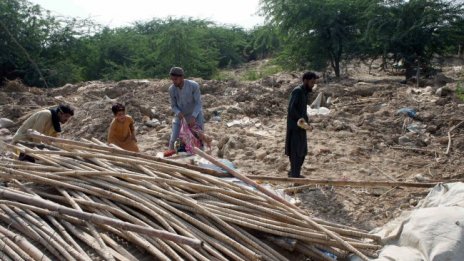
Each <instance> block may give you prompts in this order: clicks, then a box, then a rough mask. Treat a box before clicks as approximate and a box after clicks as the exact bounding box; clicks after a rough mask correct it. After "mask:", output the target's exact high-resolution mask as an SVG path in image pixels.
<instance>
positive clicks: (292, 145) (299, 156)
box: [285, 72, 319, 178]
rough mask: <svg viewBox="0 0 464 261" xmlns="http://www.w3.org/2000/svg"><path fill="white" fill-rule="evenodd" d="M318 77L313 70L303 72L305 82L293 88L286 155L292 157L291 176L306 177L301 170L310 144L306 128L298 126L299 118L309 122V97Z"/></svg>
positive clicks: (289, 104) (286, 138) (289, 107)
mask: <svg viewBox="0 0 464 261" xmlns="http://www.w3.org/2000/svg"><path fill="white" fill-rule="evenodd" d="M318 78H319V76H317V75H316V74H315V73H313V72H306V73H305V74H303V84H301V85H300V86H298V87H296V88H295V89H293V91H292V94H291V96H290V101H289V103H288V114H287V134H286V137H285V155H287V156H288V157H289V159H290V172H289V173H288V176H289V177H291V178H302V177H304V176H301V175H300V172H301V166H302V165H303V162H304V159H305V157H306V154H308V144H307V139H306V130H305V129H303V128H301V127H298V120H299V119H301V118H302V119H304V120H305V121H306V122H308V113H307V103H308V97H309V93H310V92H311V91H312V88H313V86H314V84H315V83H316V80H317V79H318Z"/></svg>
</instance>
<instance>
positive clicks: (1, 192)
mask: <svg viewBox="0 0 464 261" xmlns="http://www.w3.org/2000/svg"><path fill="white" fill-rule="evenodd" d="M0 196H1V197H2V198H6V199H11V200H17V201H19V202H25V203H28V204H31V205H35V206H38V207H42V208H46V209H48V210H52V211H57V212H58V213H62V214H66V215H70V216H73V217H77V218H81V219H85V220H89V221H90V222H93V223H96V224H108V225H112V226H114V227H117V228H119V229H123V230H130V231H134V232H139V233H143V234H147V235H151V236H155V237H160V238H163V239H166V240H171V241H176V242H178V243H180V244H187V245H190V246H193V247H201V244H202V242H201V241H200V240H198V239H193V238H188V237H184V236H180V235H176V234H173V233H169V232H166V231H160V230H156V229H152V228H149V227H143V226H139V225H134V224H131V223H128V222H123V221H120V220H116V219H112V218H108V217H105V216H101V215H96V214H90V213H86V212H79V211H77V210H74V209H71V208H68V207H64V206H60V205H58V204H56V203H53V202H50V201H45V200H42V199H38V198H34V197H31V196H24V195H22V194H20V193H17V192H14V191H12V190H10V189H5V188H1V187H0Z"/></svg>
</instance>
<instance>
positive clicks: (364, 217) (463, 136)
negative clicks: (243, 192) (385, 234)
mask: <svg viewBox="0 0 464 261" xmlns="http://www.w3.org/2000/svg"><path fill="white" fill-rule="evenodd" d="M348 71H349V73H351V75H353V76H352V78H347V79H343V80H341V81H338V82H329V83H320V84H319V86H318V87H317V88H316V91H315V93H313V95H312V99H314V98H315V97H316V96H317V93H318V92H323V93H324V94H325V95H326V97H331V98H332V106H331V107H330V110H331V111H330V113H329V114H328V115H326V116H313V117H312V118H311V124H312V126H313V127H314V130H313V131H312V132H310V133H308V140H309V155H308V156H307V158H306V161H305V164H304V166H303V172H304V174H305V175H306V176H308V177H310V178H320V179H348V180H369V181H375V180H391V178H393V179H395V180H398V181H400V180H407V181H416V178H415V177H416V176H417V175H420V177H424V178H425V179H428V180H446V179H452V178H458V177H463V176H464V172H463V171H464V162H463V161H462V160H461V159H462V154H463V153H462V151H463V149H464V126H461V127H459V128H456V129H455V130H454V131H453V132H452V134H451V145H450V152H449V153H448V154H445V152H446V150H447V147H448V143H449V138H448V131H449V130H450V128H452V127H453V126H455V125H456V124H458V123H459V122H460V121H462V120H463V119H462V115H464V106H463V105H462V101H461V100H460V99H459V97H458V96H457V95H456V84H457V83H456V82H455V83H448V84H447V85H446V86H447V88H449V90H450V92H449V93H447V94H446V95H445V96H443V95H437V94H436V91H437V90H438V87H435V86H433V87H430V88H415V87H414V86H410V85H403V84H400V80H401V79H402V77H400V76H390V75H386V74H383V75H381V74H379V73H377V76H373V75H370V74H367V73H366V71H367V70H365V71H362V70H361V69H360V68H359V66H358V67H353V68H349V70H348ZM444 72H445V74H446V76H447V77H450V78H453V77H454V78H453V79H454V80H455V81H459V78H456V77H455V75H456V74H455V73H454V74H453V73H452V72H454V71H453V70H444ZM447 72H450V73H449V74H448V73H447ZM300 76H301V75H300V74H298V73H296V74H295V73H294V74H289V73H282V74H277V75H273V76H269V77H267V78H265V79H263V80H257V81H250V82H242V81H238V80H224V81H217V80H202V79H195V80H196V81H197V82H198V83H199V84H200V86H201V91H202V102H203V107H204V112H205V118H206V120H207V122H206V130H207V132H208V133H209V134H210V135H211V136H212V137H213V138H214V142H213V148H212V154H213V155H215V156H219V157H224V158H227V159H229V160H231V161H233V162H234V163H235V164H236V165H237V167H239V168H240V170H242V171H243V172H244V173H248V174H259V175H276V176H286V175H287V171H288V170H289V164H288V159H287V157H286V156H285V155H284V150H283V148H284V142H285V117H286V111H287V103H288V97H289V95H290V92H291V91H292V89H293V88H294V87H295V86H297V85H298V84H300ZM443 79H445V78H443ZM169 86H170V82H169V80H167V79H166V80H126V81H121V82H101V81H92V82H86V83H79V84H67V85H65V86H63V87H61V88H56V89H49V90H40V91H36V88H29V87H24V86H23V85H21V84H20V83H17V82H14V83H11V84H10V86H9V87H3V88H1V89H0V113H1V115H2V117H6V118H9V119H11V120H13V121H15V122H21V121H22V120H24V119H25V118H26V117H27V116H28V115H30V113H32V112H34V111H36V110H39V109H41V108H44V107H48V106H54V105H56V104H58V103H61V102H66V103H70V104H71V105H72V106H74V107H75V108H76V114H75V117H73V118H72V120H71V121H70V122H69V123H68V124H66V125H64V133H63V134H64V136H65V137H68V138H73V139H78V138H87V139H89V138H97V139H99V140H101V141H106V135H107V130H108V127H109V124H110V121H111V120H112V117H113V115H112V113H111V105H112V104H113V103H115V102H121V103H123V104H125V105H126V107H127V113H128V114H130V115H131V116H132V117H133V118H134V120H135V122H136V129H137V138H138V140H139V145H140V148H141V150H142V151H144V152H145V153H148V154H152V155H155V154H156V153H158V152H160V151H163V150H164V149H165V148H166V147H165V146H166V144H167V142H168V139H169V135H170V128H171V125H170V124H171V120H172V112H171V108H170V104H169V95H168V92H167V90H168V88H169ZM12 90H15V91H12ZM31 90H32V91H31ZM402 108H412V109H414V110H415V112H416V113H417V117H415V118H414V119H412V118H409V117H407V116H405V115H401V114H398V110H400V109H402ZM213 115H220V118H221V120H220V121H215V120H213V117H212V116H213ZM144 116H147V117H148V118H149V119H156V120H158V122H159V124H156V125H153V126H155V127H149V126H146V125H145V124H144V122H143V121H142V119H143V118H144ZM145 119H146V117H145ZM216 120H217V119H216ZM17 127H18V126H16V127H15V128H17ZM15 128H12V129H10V131H11V132H12V133H14V131H15V130H16V129H15ZM424 193H426V191H425V190H422V189H404V190H403V189H398V188H396V189H392V190H389V189H387V190H385V189H383V188H375V189H353V188H332V187H308V188H306V189H304V190H302V193H299V194H297V196H298V197H299V198H300V199H301V200H302V204H303V205H304V206H305V207H306V208H307V209H308V210H309V211H310V212H312V213H313V214H314V215H316V216H320V217H321V218H325V219H328V220H333V221H336V222H342V223H345V224H349V225H356V226H360V227H363V228H372V227H374V226H377V225H381V224H383V223H385V222H386V221H387V220H389V219H391V218H393V217H394V216H395V215H397V214H398V213H399V212H400V211H401V209H407V208H410V207H413V206H414V205H415V202H417V200H418V199H419V198H420V197H421V196H422V195H423V194H424Z"/></svg>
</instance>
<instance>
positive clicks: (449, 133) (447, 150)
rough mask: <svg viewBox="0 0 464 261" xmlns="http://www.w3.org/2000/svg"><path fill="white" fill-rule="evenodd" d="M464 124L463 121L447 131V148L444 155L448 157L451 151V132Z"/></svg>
mask: <svg viewBox="0 0 464 261" xmlns="http://www.w3.org/2000/svg"><path fill="white" fill-rule="evenodd" d="M463 123H464V121H461V122H460V123H458V124H456V125H454V126H453V127H451V128H450V129H449V131H448V147H447V148H446V152H445V154H446V155H448V154H449V152H450V149H451V132H452V131H454V130H455V129H457V128H459V126H461V125H462V124H463Z"/></svg>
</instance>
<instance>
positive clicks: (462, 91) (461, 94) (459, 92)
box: [456, 82, 464, 102]
mask: <svg viewBox="0 0 464 261" xmlns="http://www.w3.org/2000/svg"><path fill="white" fill-rule="evenodd" d="M456 97H458V99H459V100H460V101H462V102H464V87H463V86H462V82H458V83H457V85H456Z"/></svg>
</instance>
